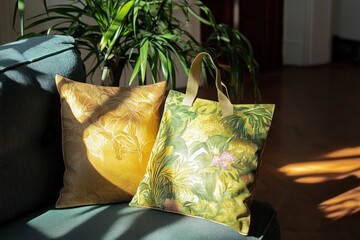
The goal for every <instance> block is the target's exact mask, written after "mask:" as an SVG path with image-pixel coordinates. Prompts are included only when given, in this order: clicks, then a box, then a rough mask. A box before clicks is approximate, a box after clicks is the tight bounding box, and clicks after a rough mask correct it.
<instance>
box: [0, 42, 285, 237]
mask: <svg viewBox="0 0 360 240" xmlns="http://www.w3.org/2000/svg"><path fill="white" fill-rule="evenodd" d="M56 74H60V75H62V76H65V77H68V78H71V79H76V80H78V81H85V71H84V66H83V64H82V61H81V59H80V54H79V52H78V50H77V49H76V47H75V42H74V39H73V38H71V37H68V36H46V37H45V36H44V37H35V38H31V39H25V40H20V41H16V42H12V43H9V44H5V45H3V46H0V129H1V130H0V180H1V181H0V212H1V213H0V239H2V240H5V239H156V240H160V239H172V240H176V239H274V240H276V239H280V233H279V225H278V221H277V218H276V213H275V211H274V209H273V208H272V207H271V206H270V205H269V204H267V203H264V202H260V201H256V200H254V201H253V204H252V206H251V212H252V219H251V230H250V234H249V236H241V235H239V234H238V233H237V232H235V231H234V230H232V229H230V228H228V227H226V226H223V225H220V224H217V223H214V222H210V221H206V220H203V219H199V218H194V217H187V216H182V215H177V214H172V213H166V212H160V211H156V210H151V209H140V208H133V207H129V206H128V203H114V204H110V205H94V206H83V207H75V208H67V209H55V207H54V205H55V201H56V199H57V198H58V195H59V190H60V188H61V187H62V177H63V173H64V165H63V160H62V150H61V122H60V121H61V120H60V101H59V95H58V93H57V90H56V86H55V81H54V76H55V75H56Z"/></svg>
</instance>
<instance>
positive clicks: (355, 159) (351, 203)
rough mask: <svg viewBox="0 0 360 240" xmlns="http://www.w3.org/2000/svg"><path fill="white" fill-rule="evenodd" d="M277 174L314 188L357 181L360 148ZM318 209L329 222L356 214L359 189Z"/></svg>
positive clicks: (284, 168) (359, 204) (359, 202)
mask: <svg viewBox="0 0 360 240" xmlns="http://www.w3.org/2000/svg"><path fill="white" fill-rule="evenodd" d="M279 171H280V172H282V173H284V174H285V175H287V176H289V177H293V178H294V181H295V182H297V183H302V184H316V183H322V182H326V181H330V180H341V179H344V178H347V177H357V178H360V147H354V148H344V149H340V150H337V151H334V152H330V153H327V154H324V155H323V156H321V157H320V158H318V159H316V161H311V162H303V163H293V164H288V165H285V166H283V167H282V168H280V169H279ZM318 209H319V210H320V211H321V212H322V213H323V214H324V216H325V217H326V218H329V219H332V220H337V219H340V218H342V217H345V216H348V215H352V214H355V213H359V212H360V186H358V187H355V188H353V189H351V190H349V191H347V192H344V193H342V194H340V195H338V196H335V197H333V198H331V199H328V200H326V201H324V202H322V203H320V204H319V205H318Z"/></svg>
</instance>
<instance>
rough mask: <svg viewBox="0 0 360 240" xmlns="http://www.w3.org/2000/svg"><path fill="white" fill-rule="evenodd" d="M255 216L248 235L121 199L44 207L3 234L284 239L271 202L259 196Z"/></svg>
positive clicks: (0, 232) (0, 235)
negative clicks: (90, 203) (277, 228)
mask: <svg viewBox="0 0 360 240" xmlns="http://www.w3.org/2000/svg"><path fill="white" fill-rule="evenodd" d="M256 209H258V210H260V211H257V210H256ZM252 218H253V221H252V223H251V228H252V229H250V236H247V237H245V236H242V235H239V233H237V232H236V231H234V230H233V229H231V228H229V227H226V226H223V225H221V224H218V223H214V222H210V221H207V220H203V219H199V218H195V217H188V216H183V215H178V214H173V213H167V212H161V211H157V210H152V209H141V208H136V207H129V206H128V204H127V203H121V204H113V205H103V206H85V207H77V208H69V209H50V210H48V211H46V210H44V211H42V212H39V213H37V214H33V215H29V216H27V217H25V218H23V219H21V220H18V221H16V222H13V223H11V224H9V225H6V226H4V227H3V228H0V239H37V240H41V239H131V240H134V239H144V240H145V239H147V240H151V239H153V240H162V239H164V240H165V239H166V240H185V239H186V240H196V239H199V240H200V239H203V240H212V239H214V240H215V239H216V240H220V239H227V240H231V239H234V240H235V239H238V240H239V239H247V240H250V239H272V240H276V239H280V238H279V236H278V235H277V233H276V232H271V228H274V227H275V228H276V226H277V221H276V218H275V213H274V211H273V210H272V208H271V207H270V206H269V205H267V204H264V203H259V202H254V205H253V217H252ZM264 232H265V233H264Z"/></svg>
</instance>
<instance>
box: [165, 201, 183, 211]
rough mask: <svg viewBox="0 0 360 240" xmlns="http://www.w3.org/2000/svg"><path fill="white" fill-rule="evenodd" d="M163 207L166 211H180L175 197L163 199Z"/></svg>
mask: <svg viewBox="0 0 360 240" xmlns="http://www.w3.org/2000/svg"><path fill="white" fill-rule="evenodd" d="M164 208H165V210H167V211H171V212H180V207H179V206H178V204H177V202H176V200H175V199H173V198H171V199H169V198H167V199H165V202H164Z"/></svg>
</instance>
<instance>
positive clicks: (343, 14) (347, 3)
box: [332, 0, 360, 41]
mask: <svg viewBox="0 0 360 240" xmlns="http://www.w3.org/2000/svg"><path fill="white" fill-rule="evenodd" d="M333 2H334V7H333V30H332V31H333V34H334V35H337V36H339V37H341V38H346V39H349V40H356V41H360V1H359V0H333Z"/></svg>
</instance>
